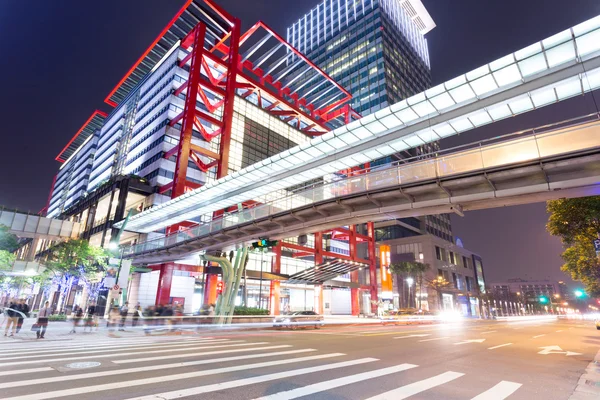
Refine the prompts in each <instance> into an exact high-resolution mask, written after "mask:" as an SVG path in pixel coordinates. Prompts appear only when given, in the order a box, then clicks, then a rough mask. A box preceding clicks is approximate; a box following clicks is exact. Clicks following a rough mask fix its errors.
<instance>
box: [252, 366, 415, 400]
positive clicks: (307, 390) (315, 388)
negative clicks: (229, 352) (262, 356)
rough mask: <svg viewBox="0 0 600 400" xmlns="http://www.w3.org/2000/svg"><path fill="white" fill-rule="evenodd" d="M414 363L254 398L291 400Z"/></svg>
mask: <svg viewBox="0 0 600 400" xmlns="http://www.w3.org/2000/svg"><path fill="white" fill-rule="evenodd" d="M416 367H417V365H414V364H400V365H396V366H394V367H389V368H382V369H377V370H375V371H369V372H363V373H361V374H356V375H349V376H345V377H343V378H338V379H332V380H330V381H324V382H319V383H315V384H313V385H308V386H304V387H300V388H298V389H292V390H288V391H285V392H279V393H275V394H272V395H270V396H264V397H259V398H256V399H254V400H292V399H296V398H298V397H302V396H308V395H311V394H314V393H319V392H322V391H325V390H331V389H335V388H338V387H340V386H345V385H350V384H352V383H356V382H361V381H366V380H367V379H372V378H377V377H380V376H385V375H389V374H394V373H396V372H401V371H406V370H407V369H411V368H416Z"/></svg>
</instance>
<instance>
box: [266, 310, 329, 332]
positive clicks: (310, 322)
mask: <svg viewBox="0 0 600 400" xmlns="http://www.w3.org/2000/svg"><path fill="white" fill-rule="evenodd" d="M323 325H324V323H323V316H322V315H319V314H317V313H316V312H314V311H296V312H292V313H289V314H285V315H280V316H278V317H276V318H275V319H273V326H274V327H275V328H290V329H296V328H307V327H314V328H315V329H319V328H320V327H322V326H323Z"/></svg>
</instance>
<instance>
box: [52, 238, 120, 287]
mask: <svg viewBox="0 0 600 400" xmlns="http://www.w3.org/2000/svg"><path fill="white" fill-rule="evenodd" d="M108 256H109V254H108V252H107V251H106V250H104V249H103V248H101V247H96V246H92V245H90V244H89V242H88V241H86V240H83V239H71V240H68V241H65V242H61V243H59V244H57V245H56V246H54V247H52V248H51V249H50V255H49V257H48V260H47V261H46V267H47V268H48V269H49V270H50V271H52V272H54V274H55V275H61V276H63V277H66V276H67V275H68V276H75V277H82V278H86V279H87V278H88V277H90V276H91V275H94V274H97V273H98V271H102V270H104V268H105V267H106V265H107V262H108Z"/></svg>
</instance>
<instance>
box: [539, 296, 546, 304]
mask: <svg viewBox="0 0 600 400" xmlns="http://www.w3.org/2000/svg"><path fill="white" fill-rule="evenodd" d="M547 302H548V299H547V298H545V297H544V296H541V297H540V303H547Z"/></svg>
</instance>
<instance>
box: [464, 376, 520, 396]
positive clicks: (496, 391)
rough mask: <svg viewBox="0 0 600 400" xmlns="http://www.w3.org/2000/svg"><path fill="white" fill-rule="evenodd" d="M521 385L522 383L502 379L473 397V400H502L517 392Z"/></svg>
mask: <svg viewBox="0 0 600 400" xmlns="http://www.w3.org/2000/svg"><path fill="white" fill-rule="evenodd" d="M521 386H523V385H522V384H520V383H516V382H509V381H501V382H500V383H499V384H497V385H496V386H494V387H492V388H491V389H488V390H486V391H485V392H483V393H481V394H479V395H477V396H475V397H473V398H472V399H471V400H502V399H505V398H507V397H508V396H510V395H511V394H513V393H514V392H516V391H517V390H518V389H519V388H520V387H521Z"/></svg>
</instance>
